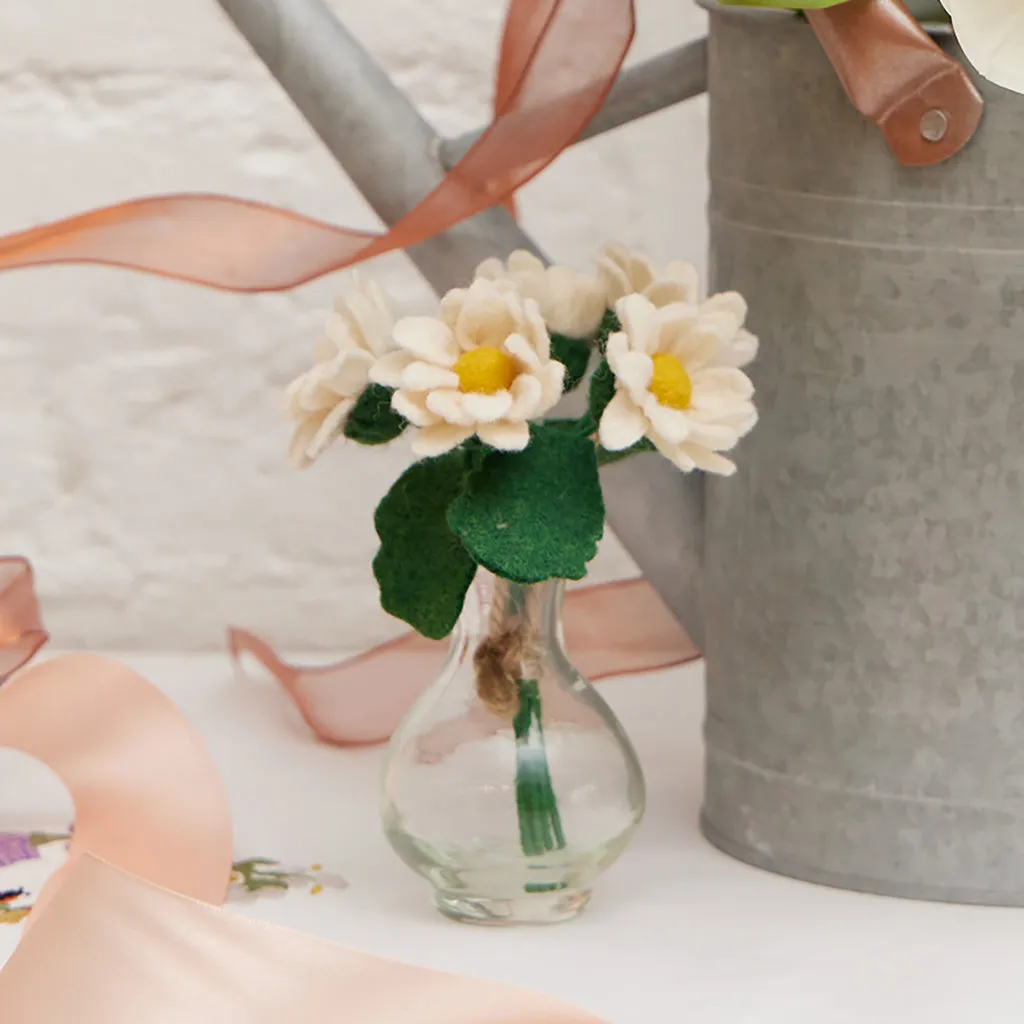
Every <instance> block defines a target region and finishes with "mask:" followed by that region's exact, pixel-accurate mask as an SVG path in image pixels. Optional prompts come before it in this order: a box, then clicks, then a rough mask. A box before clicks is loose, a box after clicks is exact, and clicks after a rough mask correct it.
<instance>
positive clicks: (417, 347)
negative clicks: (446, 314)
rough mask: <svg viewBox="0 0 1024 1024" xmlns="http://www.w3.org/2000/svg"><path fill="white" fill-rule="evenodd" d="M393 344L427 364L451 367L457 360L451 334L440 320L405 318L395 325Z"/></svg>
mask: <svg viewBox="0 0 1024 1024" xmlns="http://www.w3.org/2000/svg"><path fill="white" fill-rule="evenodd" d="M394 338H395V342H396V343H397V344H398V345H400V346H401V347H402V348H403V349H405V351H406V352H411V353H412V354H413V355H414V356H419V357H420V359H425V360H426V361H427V362H428V363H436V364H437V365H438V366H445V367H451V366H454V365H455V360H456V359H458V358H459V348H458V346H457V345H456V344H455V339H454V338H453V337H452V332H451V330H450V329H449V328H448V326H447V325H446V324H444V323H442V322H441V321H440V320H435V319H434V318H433V317H430V316H407V317H403V318H402V319H401V320H399V321H398V323H396V324H395V329H394Z"/></svg>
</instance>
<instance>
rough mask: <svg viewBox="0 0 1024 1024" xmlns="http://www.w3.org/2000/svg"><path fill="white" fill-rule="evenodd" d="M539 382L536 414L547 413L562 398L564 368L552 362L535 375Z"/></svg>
mask: <svg viewBox="0 0 1024 1024" xmlns="http://www.w3.org/2000/svg"><path fill="white" fill-rule="evenodd" d="M537 379H538V380H539V381H540V405H539V406H538V408H537V412H538V414H539V413H544V412H547V411H548V410H549V409H550V408H551V407H552V406H554V405H555V404H556V403H557V402H558V400H559V399H560V398H561V397H562V390H563V388H564V387H565V367H564V366H563V365H562V364H561V363H559V362H557V361H555V360H552V361H551V362H550V363H548V365H547V366H545V367H544V369H543V370H541V371H540V373H538V374H537Z"/></svg>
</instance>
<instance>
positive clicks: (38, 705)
mask: <svg viewBox="0 0 1024 1024" xmlns="http://www.w3.org/2000/svg"><path fill="white" fill-rule="evenodd" d="M2 746H7V747H12V748H14V749H16V750H21V751H24V752H26V753H28V754H31V755H33V756H35V757H37V758H38V759H40V760H41V761H42V762H43V763H44V764H47V765H48V766H49V767H50V768H52V769H53V770H54V771H55V772H56V773H57V775H58V776H59V777H60V778H61V779H62V781H63V782H64V783H65V784H66V785H67V787H68V789H69V790H70V792H71V795H72V797H73V798H74V800H75V808H76V827H75V834H74V837H73V839H72V841H71V846H70V851H69V860H68V863H67V865H66V866H65V867H64V868H63V869H62V870H61V871H60V872H58V874H57V875H56V876H54V878H52V879H51V880H50V882H49V883H48V884H47V886H46V887H45V889H44V891H43V893H42V894H41V896H40V898H39V900H38V902H37V903H36V906H35V908H34V909H33V911H32V914H31V916H30V917H29V923H30V925H31V927H30V928H29V929H28V931H27V932H26V934H25V936H24V937H23V938H22V941H21V943H20V944H19V945H18V947H17V949H16V950H15V951H14V954H13V956H12V957H11V959H10V960H9V961H8V963H7V964H6V966H5V967H4V968H3V970H2V971H0V1008H2V1015H3V1019H4V1020H10V1021H12V1022H14V1024H54V1022H56V1021H69V1022H70V1021H73V1022H75V1024H158V1022H166V1024H179V1022H182V1024H183V1022H185V1021H188V1022H189V1024H224V1022H226V1021H245V1022H247V1024H250V1022H251V1024H261V1022H262V1024H283V1022H285V1021H289V1022H290V1021H302V1024H335V1022H336V1021H337V1020H339V1018H341V1017H345V1018H351V1019H353V1020H359V1021H371V1020H372V1021H374V1022H375V1024H529V1022H537V1024H597V1021H596V1018H594V1017H593V1016H591V1015H590V1014H587V1013H584V1012H583V1011H581V1010H576V1009H573V1008H571V1007H568V1006H565V1005H562V1004H559V1003H557V1002H555V1001H553V1000H551V999H548V998H546V997H543V996H540V995H534V994H530V993H527V992H523V991H519V990H517V989H513V988H509V987H506V986H503V985H498V984H494V983H491V982H485V981H479V980H474V979H471V978H464V977H457V976H455V975H447V974H442V973H439V972H436V971H428V970H423V969H421V968H416V967H410V966H407V965H404V964H399V963H394V962H392V961H388V960H382V959H379V958H376V957H372V956H368V955H366V954H364V953H359V952H356V951H354V950H349V949H344V948H342V947H340V946H337V945H334V944H333V943H330V942H325V941H323V940H320V939H317V938H314V937H313V936H308V935H304V934H301V933H298V932H294V931H290V930H288V929H286V928H279V927H276V926H273V925H269V924H265V923H263V922H259V921H252V920H249V919H247V918H244V917H241V916H239V915H237V914H233V913H230V912H227V911H224V910H222V909H220V908H219V907H217V906H216V905H215V904H217V903H220V902H221V900H222V899H223V896H224V893H225V890H226V887H227V882H228V876H229V873H230V869H231V859H232V846H231V827H230V818H229V813H228V806H227V801H226V798H225V795H224V792H223V789H222V787H221V784H220V780H219V779H218V777H217V773H216V771H215V769H214V767H213V764H212V763H211V761H210V759H209V757H208V755H207V754H206V751H205V750H204V749H203V746H202V743H201V741H200V740H199V737H198V736H197V735H196V734H195V732H194V731H193V729H192V728H191V726H190V725H189V724H188V723H187V722H186V721H185V719H184V718H183V717H182V715H181V713H180V712H179V711H178V710H177V709H176V708H175V707H174V705H173V704H172V703H171V702H170V701H169V700H168V699H167V698H166V697H164V696H163V694H161V693H160V692H159V691H158V690H157V689H156V688H155V687H153V686H151V685H150V684H149V683H147V682H146V681H145V680H143V679H142V678H141V677H139V676H137V675H135V674H134V673H133V672H131V671H129V670H128V669H127V668H125V667H124V666H122V665H119V664H117V663H116V662H113V661H109V660H107V659H106V658H100V657H97V656H91V655H76V656H70V657H64V658H59V659H57V660H55V661H51V662H48V663H45V664H41V665H38V666H36V667H34V668H31V669H28V670H26V671H25V672H24V673H22V674H20V675H18V676H16V677H15V678H14V679H13V681H11V682H10V683H9V684H8V685H7V686H6V687H5V688H4V689H3V690H0V747H2Z"/></svg>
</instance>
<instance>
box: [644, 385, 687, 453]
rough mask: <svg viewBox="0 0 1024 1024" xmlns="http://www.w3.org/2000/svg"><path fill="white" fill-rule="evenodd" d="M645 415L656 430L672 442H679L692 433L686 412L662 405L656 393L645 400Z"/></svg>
mask: <svg viewBox="0 0 1024 1024" xmlns="http://www.w3.org/2000/svg"><path fill="white" fill-rule="evenodd" d="M644 415H645V416H646V417H647V419H648V420H650V423H651V426H652V427H653V428H654V430H655V431H657V432H658V433H659V434H660V435H661V436H662V437H663V438H664V439H665V440H666V441H668V442H669V443H670V444H679V442H680V441H684V440H686V438H687V437H688V436H689V434H690V419H689V417H688V416H687V415H686V413H685V412H683V411H682V410H680V409H670V408H669V407H668V406H667V405H662V404H661V403H660V402H659V401H658V400H657V398H655V397H654V395H651V394H649V395H648V396H647V398H646V400H645V401H644Z"/></svg>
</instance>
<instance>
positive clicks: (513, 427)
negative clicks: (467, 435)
mask: <svg viewBox="0 0 1024 1024" xmlns="http://www.w3.org/2000/svg"><path fill="white" fill-rule="evenodd" d="M476 435H477V437H479V438H480V440H481V441H483V442H484V444H489V445H490V446H491V447H492V448H497V449H498V450H499V451H503V452H521V451H522V450H523V449H524V448H525V447H526V446H527V445H528V444H529V443H530V428H529V427H528V426H527V425H526V424H525V423H523V422H518V423H512V422H509V421H508V420H501V421H500V422H498V423H481V424H480V426H479V427H477V430H476Z"/></svg>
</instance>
